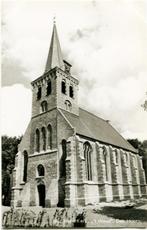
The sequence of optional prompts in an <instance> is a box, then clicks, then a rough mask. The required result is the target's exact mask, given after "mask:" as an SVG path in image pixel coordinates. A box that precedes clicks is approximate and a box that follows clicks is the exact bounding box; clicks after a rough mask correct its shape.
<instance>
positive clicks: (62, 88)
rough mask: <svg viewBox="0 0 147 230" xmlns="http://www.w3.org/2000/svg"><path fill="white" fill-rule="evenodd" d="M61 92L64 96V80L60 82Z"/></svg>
mask: <svg viewBox="0 0 147 230" xmlns="http://www.w3.org/2000/svg"><path fill="white" fill-rule="evenodd" d="M61 92H62V93H64V94H66V83H65V81H64V80H62V82H61Z"/></svg>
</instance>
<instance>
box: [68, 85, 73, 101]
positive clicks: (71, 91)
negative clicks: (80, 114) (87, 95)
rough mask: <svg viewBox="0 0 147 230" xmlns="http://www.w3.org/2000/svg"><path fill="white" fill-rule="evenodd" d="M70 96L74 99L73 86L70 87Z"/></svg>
mask: <svg viewBox="0 0 147 230" xmlns="http://www.w3.org/2000/svg"><path fill="white" fill-rule="evenodd" d="M69 96H70V97H71V98H73V86H71V85H70V86H69Z"/></svg>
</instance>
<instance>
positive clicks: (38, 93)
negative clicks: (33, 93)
mask: <svg viewBox="0 0 147 230" xmlns="http://www.w3.org/2000/svg"><path fill="white" fill-rule="evenodd" d="M41 94H42V89H41V86H40V87H38V91H37V100H40V99H41Z"/></svg>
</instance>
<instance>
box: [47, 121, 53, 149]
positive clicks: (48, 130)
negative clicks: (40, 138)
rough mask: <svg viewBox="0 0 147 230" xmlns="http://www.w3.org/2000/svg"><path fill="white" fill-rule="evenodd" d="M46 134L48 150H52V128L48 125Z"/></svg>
mask: <svg viewBox="0 0 147 230" xmlns="http://www.w3.org/2000/svg"><path fill="white" fill-rule="evenodd" d="M47 134H48V138H47V139H48V148H49V149H52V126H51V125H48V127H47Z"/></svg>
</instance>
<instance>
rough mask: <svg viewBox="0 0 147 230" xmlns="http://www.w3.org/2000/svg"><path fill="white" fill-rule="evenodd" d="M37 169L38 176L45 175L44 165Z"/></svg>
mask: <svg viewBox="0 0 147 230" xmlns="http://www.w3.org/2000/svg"><path fill="white" fill-rule="evenodd" d="M37 170H38V176H44V167H43V165H41V164H40V165H38V167H37Z"/></svg>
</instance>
